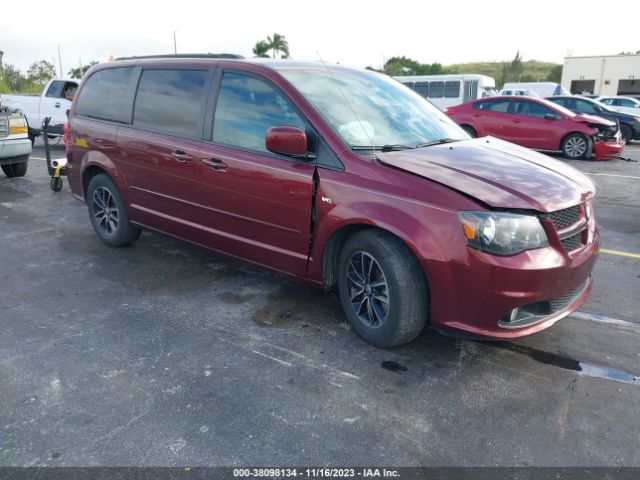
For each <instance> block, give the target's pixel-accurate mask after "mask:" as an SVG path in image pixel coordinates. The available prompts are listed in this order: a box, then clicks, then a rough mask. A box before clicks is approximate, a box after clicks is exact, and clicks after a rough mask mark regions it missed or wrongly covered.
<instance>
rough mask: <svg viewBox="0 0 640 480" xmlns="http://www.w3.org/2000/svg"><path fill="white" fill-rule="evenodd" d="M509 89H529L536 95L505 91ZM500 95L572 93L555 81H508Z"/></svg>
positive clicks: (541, 95) (550, 95)
mask: <svg viewBox="0 0 640 480" xmlns="http://www.w3.org/2000/svg"><path fill="white" fill-rule="evenodd" d="M507 91H511V92H514V91H529V92H534V93H535V95H529V94H526V93H503V92H507ZM500 95H525V96H527V97H533V96H536V97H541V98H545V97H552V96H554V95H571V94H570V93H569V92H567V90H565V89H564V88H562V85H560V84H559V83H554V82H507V83H505V84H504V86H503V87H502V90H500Z"/></svg>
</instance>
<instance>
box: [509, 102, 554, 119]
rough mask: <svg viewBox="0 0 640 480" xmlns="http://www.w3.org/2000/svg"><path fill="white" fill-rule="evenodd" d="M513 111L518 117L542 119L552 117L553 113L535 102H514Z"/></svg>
mask: <svg viewBox="0 0 640 480" xmlns="http://www.w3.org/2000/svg"><path fill="white" fill-rule="evenodd" d="M515 111H516V113H517V114H519V115H526V116H527V117H535V118H544V116H545V115H553V114H554V112H553V110H551V109H550V108H547V107H545V106H544V105H540V104H539V103H536V102H529V101H527V100H516V102H515Z"/></svg>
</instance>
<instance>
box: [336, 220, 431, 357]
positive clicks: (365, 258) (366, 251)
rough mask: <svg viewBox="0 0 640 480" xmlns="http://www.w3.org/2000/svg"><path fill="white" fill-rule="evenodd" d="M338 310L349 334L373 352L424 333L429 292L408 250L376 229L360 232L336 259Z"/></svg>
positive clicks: (398, 241) (346, 244)
mask: <svg viewBox="0 0 640 480" xmlns="http://www.w3.org/2000/svg"><path fill="white" fill-rule="evenodd" d="M338 271H339V272H338V275H339V278H338V288H339V292H340V301H341V303H342V307H343V309H344V311H345V313H346V315H347V318H348V319H349V322H350V323H351V325H352V326H353V329H354V330H355V331H356V333H358V335H360V336H361V337H362V338H363V339H364V340H365V341H367V342H369V343H371V344H372V345H375V346H376V347H382V348H387V347H394V346H396V345H402V344H403V343H407V342H410V341H411V340H413V339H414V338H416V337H417V336H418V335H419V334H420V332H422V330H423V329H424V325H425V323H426V321H427V317H428V314H429V293H428V288H427V283H426V280H425V277H424V273H423V271H422V268H421V266H420V263H419V262H418V259H417V258H416V257H415V256H414V255H413V253H412V252H411V251H410V250H409V248H408V247H407V246H406V245H405V244H404V243H403V242H402V241H401V240H400V239H398V238H397V237H394V236H393V235H391V234H389V233H387V232H384V231H381V230H373V229H367V230H361V231H359V232H357V233H355V234H354V235H353V236H351V237H350V238H349V239H348V240H347V242H346V243H345V245H344V246H343V248H342V250H341V252H340V257H339V259H338Z"/></svg>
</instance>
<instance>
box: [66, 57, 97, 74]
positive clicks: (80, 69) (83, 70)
mask: <svg viewBox="0 0 640 480" xmlns="http://www.w3.org/2000/svg"><path fill="white" fill-rule="evenodd" d="M97 63H98V62H96V61H95V60H92V61H90V62H89V64H88V65H83V66H82V67H78V68H72V69H71V70H69V72H68V73H67V75H69V76H70V77H71V78H82V77H84V74H85V73H87V70H89V69H90V68H91V67H93V66H94V65H96V64H97Z"/></svg>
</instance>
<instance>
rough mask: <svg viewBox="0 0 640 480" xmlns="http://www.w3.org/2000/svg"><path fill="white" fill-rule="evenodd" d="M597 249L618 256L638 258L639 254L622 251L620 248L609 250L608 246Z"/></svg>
mask: <svg viewBox="0 0 640 480" xmlns="http://www.w3.org/2000/svg"><path fill="white" fill-rule="evenodd" d="M599 251H600V253H606V254H609V255H618V256H619V257H629V258H636V259H638V260H640V254H638V253H630V252H622V251H620V250H609V249H608V248H601V249H600V250H599Z"/></svg>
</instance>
